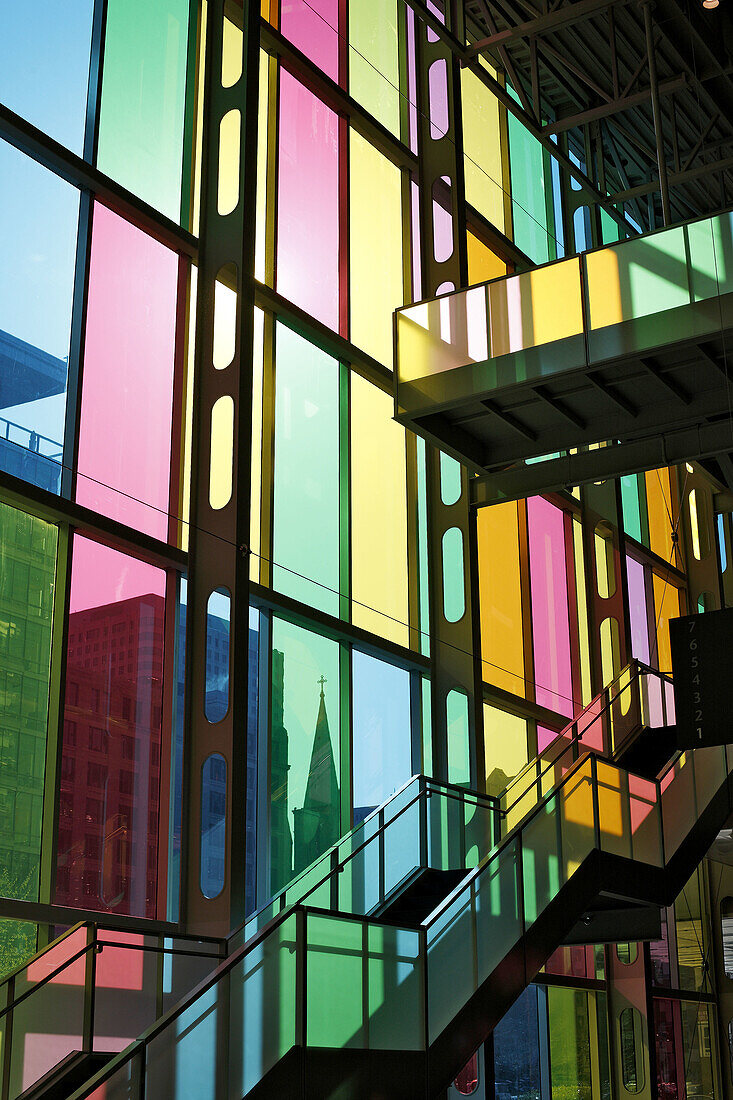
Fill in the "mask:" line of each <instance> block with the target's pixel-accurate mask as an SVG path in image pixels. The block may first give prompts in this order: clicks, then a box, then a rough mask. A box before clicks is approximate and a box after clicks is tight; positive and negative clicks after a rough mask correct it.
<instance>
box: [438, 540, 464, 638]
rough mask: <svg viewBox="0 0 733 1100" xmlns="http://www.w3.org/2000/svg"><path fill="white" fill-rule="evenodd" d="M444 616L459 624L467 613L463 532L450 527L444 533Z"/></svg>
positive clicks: (449, 620)
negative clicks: (464, 584)
mask: <svg viewBox="0 0 733 1100" xmlns="http://www.w3.org/2000/svg"><path fill="white" fill-rule="evenodd" d="M442 548H443V555H442V556H443V614H444V615H445V617H446V619H447V620H448V622H449V623H457V622H458V620H459V619H462V618H463V616H464V614H465V611H466V593H465V589H464V586H463V532H462V531H461V529H460V527H449V528H448V530H447V531H445V532H444V533H443V541H442Z"/></svg>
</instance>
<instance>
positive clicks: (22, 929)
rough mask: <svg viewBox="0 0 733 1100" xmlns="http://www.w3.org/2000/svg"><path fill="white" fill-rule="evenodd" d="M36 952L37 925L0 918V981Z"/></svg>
mask: <svg viewBox="0 0 733 1100" xmlns="http://www.w3.org/2000/svg"><path fill="white" fill-rule="evenodd" d="M37 950H38V925H37V924H31V923H30V921H25V920H10V919H5V918H4V917H3V918H0V980H2V979H3V978H4V977H5V975H6V974H9V973H10V972H11V970H16V969H17V968H18V967H19V966H22V965H23V963H24V962H27V961H28V959H30V958H32V956H33V955H35V953H36V951H37Z"/></svg>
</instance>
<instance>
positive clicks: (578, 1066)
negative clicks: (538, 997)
mask: <svg viewBox="0 0 733 1100" xmlns="http://www.w3.org/2000/svg"><path fill="white" fill-rule="evenodd" d="M547 1009H548V1026H549V1034H550V1067H551V1072H552V1095H553V1096H556V1095H559V1096H563V1095H568V1096H569V1095H570V1094H571V1092H572V1095H573V1097H575V1096H577V1097H578V1100H591V1097H592V1095H593V1089H592V1077H591V1041H590V1029H589V1021H588V994H587V993H585V992H583V991H581V990H576V989H559V988H557V987H556V986H550V987H549V988H548V990H547Z"/></svg>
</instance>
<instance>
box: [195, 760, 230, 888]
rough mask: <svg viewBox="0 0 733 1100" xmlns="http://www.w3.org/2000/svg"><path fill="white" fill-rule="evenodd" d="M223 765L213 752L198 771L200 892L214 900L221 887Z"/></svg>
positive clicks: (225, 794)
mask: <svg viewBox="0 0 733 1100" xmlns="http://www.w3.org/2000/svg"><path fill="white" fill-rule="evenodd" d="M226 804H227V762H226V760H225V759H224V757H223V756H222V755H221V753H218V752H213V753H212V754H211V756H209V757H207V759H206V760H205V761H204V766H203V768H202V770H201V893H202V894H203V895H204V897H205V898H215V897H217V896H218V895H219V894H220V893H221V892H222V890H223V888H224V868H225V856H226Z"/></svg>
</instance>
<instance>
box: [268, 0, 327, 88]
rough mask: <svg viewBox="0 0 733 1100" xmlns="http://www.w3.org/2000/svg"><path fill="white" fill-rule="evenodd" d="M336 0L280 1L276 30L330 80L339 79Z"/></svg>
mask: <svg viewBox="0 0 733 1100" xmlns="http://www.w3.org/2000/svg"><path fill="white" fill-rule="evenodd" d="M338 19H339V5H338V0H307V2H306V0H282V5H281V8H280V30H281V31H282V33H283V34H284V35H285V37H286V38H289V39H290V41H291V42H292V43H293V45H294V46H297V47H298V49H299V50H302V52H303V53H304V54H305V55H306V57H309V58H310V59H311V61H313V62H315V64H316V65H317V66H318V68H319V69H322V70H323V72H324V73H325V74H326V76H330V77H331V80H335V81H338V78H339V50H338V44H339V37H338V33H337V32H338V25H339V23H338Z"/></svg>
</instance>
